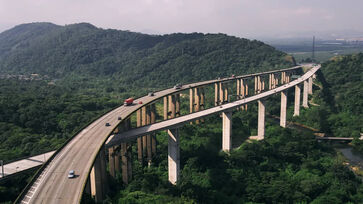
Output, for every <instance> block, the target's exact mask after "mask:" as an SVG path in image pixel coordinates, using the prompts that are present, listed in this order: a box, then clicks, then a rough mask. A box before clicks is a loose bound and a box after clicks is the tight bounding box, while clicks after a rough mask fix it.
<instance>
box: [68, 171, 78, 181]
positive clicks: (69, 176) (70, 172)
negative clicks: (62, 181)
mask: <svg viewBox="0 0 363 204" xmlns="http://www.w3.org/2000/svg"><path fill="white" fill-rule="evenodd" d="M74 173H75V172H74V170H70V171H69V172H68V178H69V179H70V178H74V177H75V176H76V175H75V174H74Z"/></svg>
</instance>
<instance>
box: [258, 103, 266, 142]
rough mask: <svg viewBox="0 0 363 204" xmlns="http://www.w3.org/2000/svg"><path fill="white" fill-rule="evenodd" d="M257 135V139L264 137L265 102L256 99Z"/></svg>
mask: <svg viewBox="0 0 363 204" xmlns="http://www.w3.org/2000/svg"><path fill="white" fill-rule="evenodd" d="M257 137H258V138H257V139H258V140H263V139H264V138H265V102H264V101H263V100H258V127H257Z"/></svg>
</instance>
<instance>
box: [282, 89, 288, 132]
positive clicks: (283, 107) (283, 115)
mask: <svg viewBox="0 0 363 204" xmlns="http://www.w3.org/2000/svg"><path fill="white" fill-rule="evenodd" d="M286 107H287V91H286V90H285V91H281V109H280V126H281V127H284V128H285V127H286Z"/></svg>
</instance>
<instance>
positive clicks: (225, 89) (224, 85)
mask: <svg viewBox="0 0 363 204" xmlns="http://www.w3.org/2000/svg"><path fill="white" fill-rule="evenodd" d="M223 91H224V97H223V101H224V102H225V103H228V84H227V83H224V84H223Z"/></svg>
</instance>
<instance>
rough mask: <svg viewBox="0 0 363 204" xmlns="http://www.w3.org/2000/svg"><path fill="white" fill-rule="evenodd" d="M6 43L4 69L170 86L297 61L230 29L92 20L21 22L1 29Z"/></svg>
mask: <svg viewBox="0 0 363 204" xmlns="http://www.w3.org/2000/svg"><path fill="white" fill-rule="evenodd" d="M0 47H1V51H0V72H2V73H17V74H18V73H38V74H41V75H49V76H51V77H53V78H63V77H66V76H69V75H71V74H73V75H74V74H76V75H81V76H87V77H108V78H109V77H110V76H113V78H114V79H117V80H119V81H120V83H121V84H124V85H129V84H134V83H135V82H136V84H139V85H142V86H145V83H146V85H148V86H150V85H152V86H163V85H164V86H165V82H168V83H169V85H170V84H174V83H176V82H182V83H185V82H190V81H196V80H204V79H211V78H215V77H218V76H221V75H230V74H242V73H247V72H255V71H258V70H262V69H263V70H267V69H274V68H276V66H278V65H282V66H291V65H292V64H293V62H292V60H291V58H289V57H287V56H286V54H285V53H283V52H280V51H277V50H275V48H273V47H271V46H268V45H266V44H264V43H262V42H258V41H250V40H247V39H241V38H236V37H231V36H227V35H224V34H201V33H192V34H181V33H177V34H170V35H162V36H155V35H145V34H140V33H134V32H129V31H119V30H110V29H109V30H104V29H99V28H96V27H94V26H93V25H91V24H87V23H81V24H73V25H68V26H56V25H53V24H49V23H33V24H23V25H19V26H16V27H15V28H13V29H11V30H8V31H5V32H3V33H1V34H0ZM289 59H290V60H289Z"/></svg>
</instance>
